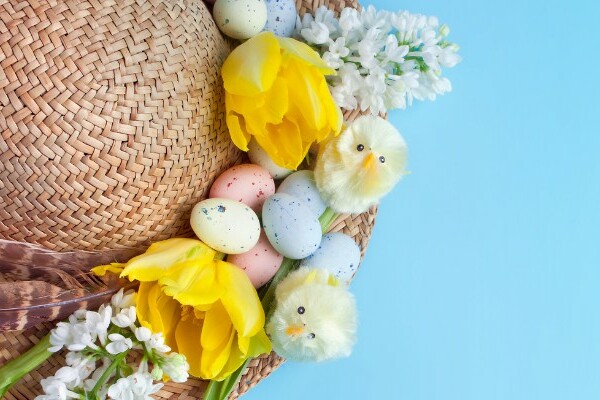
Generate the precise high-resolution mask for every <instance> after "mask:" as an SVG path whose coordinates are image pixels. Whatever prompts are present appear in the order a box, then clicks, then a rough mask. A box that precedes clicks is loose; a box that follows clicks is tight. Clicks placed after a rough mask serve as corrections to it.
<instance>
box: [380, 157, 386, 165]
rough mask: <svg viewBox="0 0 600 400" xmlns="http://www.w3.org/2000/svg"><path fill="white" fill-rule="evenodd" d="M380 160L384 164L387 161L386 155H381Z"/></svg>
mask: <svg viewBox="0 0 600 400" xmlns="http://www.w3.org/2000/svg"><path fill="white" fill-rule="evenodd" d="M379 162H380V163H382V164H383V163H384V162H385V157H384V156H379Z"/></svg>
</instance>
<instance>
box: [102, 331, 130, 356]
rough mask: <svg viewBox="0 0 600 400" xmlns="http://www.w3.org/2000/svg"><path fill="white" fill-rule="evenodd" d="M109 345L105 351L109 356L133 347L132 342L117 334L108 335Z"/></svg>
mask: <svg viewBox="0 0 600 400" xmlns="http://www.w3.org/2000/svg"><path fill="white" fill-rule="evenodd" d="M108 339H110V343H109V344H107V345H106V351H108V352H109V353H110V354H119V353H123V352H124V351H127V350H129V349H131V348H132V347H133V341H132V340H131V339H129V338H126V337H125V336H123V335H121V334H119V333H111V334H110V335H108Z"/></svg>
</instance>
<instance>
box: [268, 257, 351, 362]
mask: <svg viewBox="0 0 600 400" xmlns="http://www.w3.org/2000/svg"><path fill="white" fill-rule="evenodd" d="M275 298H276V302H277V305H276V308H275V311H274V312H273V315H272V316H271V318H270V319H269V323H268V324H267V327H266V331H267V333H268V335H269V337H270V338H271V342H272V343H273V349H274V350H275V351H276V352H277V353H278V354H280V355H282V356H283V357H285V358H287V359H289V360H294V361H325V360H330V359H334V358H339V357H347V356H349V355H350V353H351V352H352V346H353V345H354V342H355V335H356V304H355V301H354V297H353V296H352V294H351V293H350V292H349V291H348V289H347V288H346V286H343V285H339V284H338V282H337V280H336V279H335V277H334V276H333V275H331V274H329V272H327V271H326V270H323V269H310V268H300V269H298V270H297V271H294V272H292V273H291V274H290V275H288V276H287V277H286V278H285V279H284V280H283V281H282V282H281V283H280V284H279V285H278V286H277V289H276V291H275Z"/></svg>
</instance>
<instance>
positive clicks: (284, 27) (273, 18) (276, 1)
mask: <svg viewBox="0 0 600 400" xmlns="http://www.w3.org/2000/svg"><path fill="white" fill-rule="evenodd" d="M297 17H298V13H297V12H296V2H295V1H294V0H267V24H266V25H265V29H264V30H265V31H270V32H273V33H274V34H276V35H277V36H284V37H290V36H292V34H293V33H294V29H295V28H296V18H297Z"/></svg>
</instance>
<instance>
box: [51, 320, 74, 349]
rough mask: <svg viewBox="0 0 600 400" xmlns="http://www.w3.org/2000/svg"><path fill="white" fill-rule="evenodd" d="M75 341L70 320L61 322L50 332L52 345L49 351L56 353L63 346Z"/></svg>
mask: <svg viewBox="0 0 600 400" xmlns="http://www.w3.org/2000/svg"><path fill="white" fill-rule="evenodd" d="M72 342H73V335H72V333H71V324H70V323H68V322H59V323H58V324H56V328H54V329H52V331H51V332H50V344H51V345H52V346H50V347H49V348H48V351H50V352H52V353H56V352H57V351H59V350H60V349H62V348H63V346H68V345H69V344H71V343H72Z"/></svg>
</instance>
